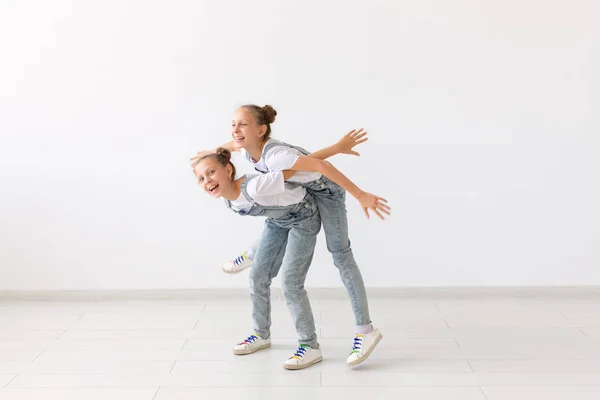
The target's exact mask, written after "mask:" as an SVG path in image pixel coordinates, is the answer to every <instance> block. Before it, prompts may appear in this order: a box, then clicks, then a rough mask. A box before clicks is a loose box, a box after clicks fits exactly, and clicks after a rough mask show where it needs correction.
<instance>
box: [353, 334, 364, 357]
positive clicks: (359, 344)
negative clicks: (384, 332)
mask: <svg viewBox="0 0 600 400" xmlns="http://www.w3.org/2000/svg"><path fill="white" fill-rule="evenodd" d="M362 341H363V335H361V334H358V335H356V336H355V337H354V346H353V347H352V352H354V353H358V352H359V351H360V348H361V347H362Z"/></svg>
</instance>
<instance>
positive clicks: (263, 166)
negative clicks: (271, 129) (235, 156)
mask: <svg viewBox="0 0 600 400" xmlns="http://www.w3.org/2000/svg"><path fill="white" fill-rule="evenodd" d="M272 140H273V139H269V140H267V142H266V143H265V146H267V145H269V143H271V141H272ZM241 152H242V155H243V156H244V157H246V158H247V159H250V160H251V161H250V162H251V163H252V164H253V165H254V167H255V168H256V169H258V170H259V171H262V172H269V171H284V170H286V169H290V168H291V167H292V166H293V165H294V164H295V163H296V161H298V157H300V156H303V155H304V154H302V153H301V152H300V151H298V150H296V149H293V148H291V147H288V146H285V145H281V146H273V147H271V148H270V149H269V151H268V152H267V155H266V157H261V159H260V160H258V161H257V162H254V161H252V157H249V155H248V154H247V152H246V149H242V150H241ZM320 177H321V174H320V173H319V172H305V171H300V172H296V174H295V175H294V176H292V177H291V178H290V179H288V181H289V182H301V183H306V182H312V181H314V180H317V179H319V178H320Z"/></svg>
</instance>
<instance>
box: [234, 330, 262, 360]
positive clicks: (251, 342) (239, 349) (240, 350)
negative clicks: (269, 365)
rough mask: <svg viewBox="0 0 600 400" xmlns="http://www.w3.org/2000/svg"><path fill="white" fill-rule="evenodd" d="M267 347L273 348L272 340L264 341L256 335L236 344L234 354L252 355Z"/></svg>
mask: <svg viewBox="0 0 600 400" xmlns="http://www.w3.org/2000/svg"><path fill="white" fill-rule="evenodd" d="M267 347H271V339H263V338H261V337H260V336H258V334H257V333H255V334H254V335H250V336H248V337H247V338H246V340H244V341H243V342H241V343H238V344H236V345H235V346H234V347H233V354H237V355H244V354H252V353H254V352H257V351H259V350H262V349H266V348H267Z"/></svg>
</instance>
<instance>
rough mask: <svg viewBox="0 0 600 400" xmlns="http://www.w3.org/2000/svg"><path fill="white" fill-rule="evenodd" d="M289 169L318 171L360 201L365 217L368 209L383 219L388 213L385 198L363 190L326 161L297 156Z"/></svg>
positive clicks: (388, 209)
mask: <svg viewBox="0 0 600 400" xmlns="http://www.w3.org/2000/svg"><path fill="white" fill-rule="evenodd" d="M290 169H292V170H294V171H307V172H320V173H321V174H323V175H325V176H326V177H327V178H329V179H331V180H332V181H333V182H335V183H337V184H338V185H340V186H341V187H342V188H344V189H345V190H346V191H347V192H348V193H350V194H351V195H352V196H353V197H354V198H355V199H356V200H358V201H359V202H360V205H361V207H362V209H363V211H364V213H365V215H366V216H367V218H369V209H371V210H372V211H373V212H374V213H375V214H377V216H379V218H381V219H384V217H383V213H384V214H388V215H389V214H390V210H391V208H390V207H389V206H388V205H387V204H385V203H387V200H385V199H383V198H381V197H379V196H375V195H373V194H371V193H367V192H365V191H363V190H362V189H360V188H359V187H358V186H356V185H355V184H354V182H352V181H351V180H350V179H348V178H347V177H346V176H345V175H344V174H342V173H341V172H340V171H339V170H338V169H337V168H336V167H334V166H333V165H331V163H330V162H328V161H325V160H319V159H316V158H312V157H299V158H298V160H297V161H296V163H295V164H294V165H293V166H292V167H291V168H290Z"/></svg>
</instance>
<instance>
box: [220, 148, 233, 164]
mask: <svg viewBox="0 0 600 400" xmlns="http://www.w3.org/2000/svg"><path fill="white" fill-rule="evenodd" d="M216 154H217V155H220V156H221V157H224V158H225V159H226V160H227V161H230V160H231V152H230V151H229V150H227V149H226V148H224V147H219V148H218V149H217V153H216Z"/></svg>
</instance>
